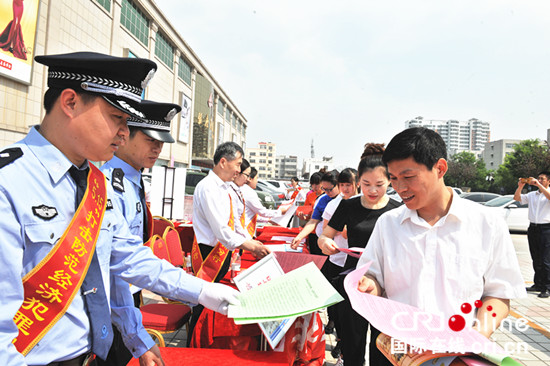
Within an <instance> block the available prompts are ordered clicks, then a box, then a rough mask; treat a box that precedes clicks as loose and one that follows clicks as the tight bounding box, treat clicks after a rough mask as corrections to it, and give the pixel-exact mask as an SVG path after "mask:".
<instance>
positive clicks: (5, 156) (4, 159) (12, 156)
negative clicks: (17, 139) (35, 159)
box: [0, 147, 23, 168]
mask: <svg viewBox="0 0 550 366" xmlns="http://www.w3.org/2000/svg"><path fill="white" fill-rule="evenodd" d="M22 156H23V150H21V148H19V147H12V148H10V149H6V150H3V151H2V152H0V168H3V167H4V166H6V165H8V164H9V163H11V162H13V161H15V160H17V159H19V158H20V157H22Z"/></svg>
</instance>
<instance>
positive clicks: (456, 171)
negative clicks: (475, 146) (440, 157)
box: [445, 151, 492, 191]
mask: <svg viewBox="0 0 550 366" xmlns="http://www.w3.org/2000/svg"><path fill="white" fill-rule="evenodd" d="M448 165H449V170H448V171H447V174H445V184H446V185H448V186H452V187H459V188H463V187H469V188H470V189H471V190H472V191H487V190H488V189H489V188H490V186H491V183H492V182H491V181H490V180H488V177H489V172H488V171H487V169H486V168H485V163H484V162H483V160H481V159H476V156H475V155H474V154H473V153H471V152H469V151H463V152H459V153H457V154H454V155H453V156H451V159H449V162H448Z"/></svg>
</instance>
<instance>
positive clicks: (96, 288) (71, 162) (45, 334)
mask: <svg viewBox="0 0 550 366" xmlns="http://www.w3.org/2000/svg"><path fill="white" fill-rule="evenodd" d="M35 60H36V61H37V62H39V63H42V64H44V65H46V66H49V70H48V71H49V73H48V87H49V89H48V90H47V91H46V93H45V95H44V107H45V109H46V114H45V116H44V118H43V120H42V122H41V124H40V125H39V126H35V127H33V128H31V130H30V132H29V133H28V135H27V136H26V137H25V138H24V139H23V140H21V141H19V142H17V143H15V144H13V145H11V146H9V147H7V148H6V149H4V150H3V151H2V152H0V170H1V172H2V174H0V210H2V212H3V214H2V221H1V222H0V232H1V234H2V235H1V236H0V245H1V247H2V251H1V252H0V264H1V266H2V268H3V271H4V272H3V273H4V274H3V276H2V278H1V279H0V286H1V287H2V289H3V290H4V291H3V293H2V296H1V297H0V307H1V308H2V310H3V311H2V314H1V315H0V347H1V348H2V350H3V351H2V352H0V364H2V365H10V366H24V365H48V364H55V365H60V366H70V365H89V364H91V363H90V360H91V359H92V358H93V355H96V356H97V357H99V358H101V359H105V358H106V356H107V354H108V351H109V348H110V346H111V343H112V337H113V332H112V328H111V322H113V323H114V324H115V325H116V326H117V328H119V330H120V331H121V333H122V335H123V337H124V339H125V342H126V346H127V347H128V349H129V350H131V352H132V355H133V356H134V357H139V358H140V363H141V364H142V365H164V363H163V361H162V358H161V357H160V352H159V349H158V347H157V346H156V345H155V343H154V341H153V340H152V339H151V337H150V336H149V335H148V334H147V332H146V331H145V329H143V325H142V324H141V314H140V312H139V310H138V309H136V308H135V307H134V306H133V299H132V295H131V293H130V290H129V285H128V283H133V284H135V285H137V286H140V287H142V288H147V289H150V290H151V291H154V292H155V293H158V294H162V295H164V296H170V297H171V298H173V299H178V300H180V301H183V302H189V303H201V304H203V305H204V306H206V307H208V308H210V309H213V310H215V311H220V312H222V313H227V305H228V303H233V302H236V301H238V300H236V295H238V292H237V291H236V290H234V289H232V288H230V287H228V286H223V285H219V284H212V283H208V282H205V281H202V280H200V279H198V278H195V277H193V276H190V275H188V274H186V273H185V272H184V271H182V270H181V269H179V268H175V267H174V266H172V265H170V264H169V263H168V262H166V261H162V260H160V259H158V258H157V257H155V256H154V255H153V254H152V252H151V250H150V249H149V248H147V247H145V246H143V245H140V244H141V243H142V238H141V237H138V236H135V235H132V233H131V232H130V230H129V228H128V225H127V223H126V220H125V219H124V217H123V216H122V214H121V213H120V212H119V210H116V209H113V204H112V201H111V200H110V198H111V197H112V196H113V194H114V193H113V192H112V190H111V189H110V186H109V185H107V184H106V182H105V177H104V176H103V174H102V173H101V172H100V171H99V170H98V169H97V168H96V167H95V166H94V165H93V164H90V163H89V161H90V160H91V161H106V160H110V159H111V158H112V157H113V154H114V152H115V151H117V150H118V148H119V147H120V145H122V144H123V141H125V140H126V138H127V137H128V127H127V125H126V119H127V118H128V117H129V116H133V117H136V118H144V117H145V116H144V114H143V112H142V111H140V109H141V108H140V100H141V93H142V90H143V88H144V87H145V86H146V85H147V83H148V81H149V80H150V78H151V77H152V76H153V75H154V71H155V70H156V64H155V63H154V62H152V61H150V60H146V59H139V58H124V57H113V56H109V55H103V54H99V53H93V52H76V53H70V54H61V55H49V56H37V57H36V58H35ZM111 275H113V276H119V277H121V278H123V279H124V280H125V281H126V282H127V283H124V285H121V286H119V285H118V284H117V283H111V282H110V278H111ZM93 363H95V361H93Z"/></svg>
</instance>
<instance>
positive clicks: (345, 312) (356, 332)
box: [336, 276, 392, 366]
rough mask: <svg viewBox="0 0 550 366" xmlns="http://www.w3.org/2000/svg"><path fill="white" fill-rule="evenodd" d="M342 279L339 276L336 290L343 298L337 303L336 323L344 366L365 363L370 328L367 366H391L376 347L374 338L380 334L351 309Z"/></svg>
mask: <svg viewBox="0 0 550 366" xmlns="http://www.w3.org/2000/svg"><path fill="white" fill-rule="evenodd" d="M344 277H345V276H339V277H338V282H337V287H336V288H337V290H338V292H339V293H340V295H342V297H343V298H344V301H342V302H340V303H338V308H337V310H338V313H339V315H338V321H339V323H340V327H341V328H342V331H341V334H339V336H340V339H341V349H342V356H343V357H344V364H345V365H346V366H363V365H364V363H365V347H366V343H367V331H368V329H369V326H370V330H371V339H370V343H369V365H372V366H391V365H392V363H391V362H390V361H389V360H388V359H387V358H386V356H384V355H383V354H382V352H380V350H379V349H378V348H377V347H376V337H378V335H379V334H380V332H379V331H378V329H376V328H374V327H373V326H372V325H370V324H369V322H368V321H367V320H366V319H365V318H363V317H362V316H361V315H359V314H358V313H357V312H356V311H355V310H353V308H352V307H351V303H350V301H349V297H348V295H347V293H346V291H345V290H344Z"/></svg>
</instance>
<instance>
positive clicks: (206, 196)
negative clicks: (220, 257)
mask: <svg viewBox="0 0 550 366" xmlns="http://www.w3.org/2000/svg"><path fill="white" fill-rule="evenodd" d="M231 191H232V189H231V188H230V186H229V184H227V183H226V182H224V181H223V180H221V179H220V177H218V176H217V175H216V173H214V172H213V171H212V170H211V171H210V172H209V173H208V175H207V176H206V177H205V178H204V179H203V180H201V181H200V182H199V183H198V184H197V186H196V187H195V193H194V194H193V230H194V231H195V236H196V237H197V243H200V244H206V245H209V246H211V247H214V246H216V244H217V243H218V241H219V242H220V243H222V244H223V245H224V246H225V247H226V248H227V249H229V250H233V249H235V248H237V247H240V246H241V245H242V244H243V243H244V242H245V241H246V239H245V236H244V235H243V234H240V233H239V231H238V228H239V227H241V224H240V222H239V216H238V213H237V210H236V207H235V204H233V216H234V219H235V229H236V230H237V232H235V231H233V230H231V228H230V227H229V225H228V222H229V213H230V207H231V205H230V198H229V196H230V194H231ZM243 230H244V229H243Z"/></svg>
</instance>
